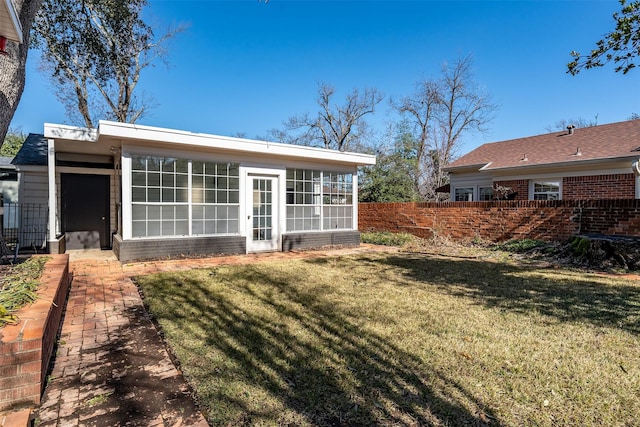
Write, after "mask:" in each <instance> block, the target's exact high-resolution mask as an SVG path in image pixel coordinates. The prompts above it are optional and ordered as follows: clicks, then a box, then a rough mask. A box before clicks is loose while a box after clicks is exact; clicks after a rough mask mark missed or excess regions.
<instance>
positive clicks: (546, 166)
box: [478, 153, 640, 174]
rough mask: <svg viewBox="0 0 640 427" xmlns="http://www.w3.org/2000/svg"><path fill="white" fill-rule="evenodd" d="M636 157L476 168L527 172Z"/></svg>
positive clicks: (580, 166) (639, 154)
mask: <svg viewBox="0 0 640 427" xmlns="http://www.w3.org/2000/svg"><path fill="white" fill-rule="evenodd" d="M637 159H640V153H635V154H629V155H625V156H618V157H609V158H600V159H586V160H572V161H568V162H556V163H536V164H532V165H527V164H522V165H518V166H507V167H497V168H492V167H490V166H489V165H490V164H487V166H486V167H483V168H481V169H478V171H479V172H490V173H491V172H493V173H498V174H503V173H515V172H517V171H527V172H529V171H531V170H534V169H568V168H575V167H578V168H584V167H588V166H591V165H593V166H596V165H602V164H607V163H614V162H621V161H625V160H628V161H633V160H637ZM523 163H525V162H523ZM629 167H631V164H629Z"/></svg>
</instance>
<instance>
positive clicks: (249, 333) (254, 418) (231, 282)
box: [137, 259, 501, 426]
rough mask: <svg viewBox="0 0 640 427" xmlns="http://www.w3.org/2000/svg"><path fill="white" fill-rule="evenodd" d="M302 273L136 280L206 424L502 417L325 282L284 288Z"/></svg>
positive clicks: (477, 422)
mask: <svg viewBox="0 0 640 427" xmlns="http://www.w3.org/2000/svg"><path fill="white" fill-rule="evenodd" d="M388 262H390V263H397V262H399V260H393V259H389V261H388ZM304 271H305V270H304V269H302V270H295V272H294V273H292V272H291V271H288V272H287V273H286V274H283V273H279V272H278V271H277V269H270V268H269V267H268V266H267V267H265V266H259V265H257V266H241V267H234V270H233V272H232V273H225V274H224V275H223V276H224V277H223V278H222V279H221V280H223V282H224V286H219V287H216V288H215V289H214V288H213V287H211V286H210V285H208V284H207V283H206V282H207V280H206V279H203V278H202V277H198V276H196V275H193V274H189V273H184V274H178V275H175V276H162V275H160V276H155V277H152V278H150V279H148V277H149V276H146V277H140V278H137V281H138V283H139V284H140V285H141V287H142V289H143V290H144V292H145V295H146V297H147V302H148V303H149V305H150V309H151V311H152V312H153V313H154V315H155V316H156V317H157V318H158V320H159V321H160V324H163V322H167V323H165V325H167V324H171V325H172V326H171V328H166V329H172V330H173V331H174V332H170V331H167V337H168V339H169V342H170V344H172V345H173V346H174V350H176V353H178V357H179V358H181V359H182V361H183V367H184V371H185V373H186V374H187V375H188V376H190V378H191V381H192V382H193V383H194V385H195V387H196V389H197V393H198V396H199V399H200V401H201V402H200V403H201V404H203V405H204V406H206V407H208V417H209V421H210V422H211V423H212V424H213V425H254V424H261V423H267V424H271V423H277V424H279V425H299V424H308V425H319V426H338V425H349V426H354V425H464V426H485V425H494V426H498V425H501V424H500V421H499V420H498V418H497V415H496V414H494V413H492V411H491V409H489V408H486V407H485V405H484V404H483V403H482V402H480V401H478V400H477V398H475V397H474V396H473V395H472V394H471V393H469V392H468V391H467V390H466V388H465V386H464V385H462V384H459V383H458V382H456V381H453V380H451V379H450V378H447V376H446V375H444V374H442V373H440V372H439V371H438V369H437V367H433V366H428V365H426V364H425V363H424V362H423V361H421V360H420V359H419V358H418V357H416V356H415V355H413V354H411V353H410V352H408V351H406V350H404V349H402V348H400V347H399V345H398V344H395V343H394V342H391V341H390V340H389V339H386V338H384V337H382V336H379V335H377V334H375V333H372V332H369V331H368V330H367V329H366V328H363V327H362V326H361V325H362V322H361V321H358V320H357V319H354V317H353V313H348V312H346V311H344V312H343V311H341V310H344V309H341V308H340V307H339V306H338V305H337V304H335V303H333V302H332V301H331V299H330V298H328V294H327V293H329V292H331V287H330V286H325V287H323V286H293V285H292V284H299V283H307V282H308V280H309V278H308V277H305V276H304ZM209 274H210V275H213V276H216V275H217V270H216V269H214V270H211V271H210V273H209ZM237 293H240V294H242V303H240V302H238V300H234V298H233V297H231V296H230V294H237ZM212 353H215V354H216V355H217V356H215V357H212V356H211V354H212ZM186 359H190V360H189V361H188V360H186ZM204 359H206V361H203V360H204ZM189 364H195V365H198V364H200V366H193V365H192V366H191V367H188V366H187V365H189ZM222 383H224V384H227V385H226V386H220V384H222ZM230 384H235V385H236V386H237V387H242V386H243V385H244V386H245V387H246V390H245V391H244V392H241V391H238V390H233V387H234V386H232V385H230ZM252 393H253V394H255V393H258V394H262V395H268V396H270V398H271V399H274V400H276V401H277V403H276V404H274V403H273V402H271V403H267V404H265V403H264V402H262V403H261V402H260V400H259V399H258V400H252V397H253V396H252ZM283 408H284V409H283ZM284 412H286V414H285V413H284Z"/></svg>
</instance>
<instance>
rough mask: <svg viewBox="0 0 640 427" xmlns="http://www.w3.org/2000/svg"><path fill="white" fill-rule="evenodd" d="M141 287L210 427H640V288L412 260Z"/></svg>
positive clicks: (303, 267)
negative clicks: (527, 426) (482, 426)
mask: <svg viewBox="0 0 640 427" xmlns="http://www.w3.org/2000/svg"><path fill="white" fill-rule="evenodd" d="M136 281H137V282H138V284H139V285H140V286H141V288H142V289H143V291H144V294H145V297H146V299H145V302H146V304H148V306H149V308H150V311H151V312H152V314H153V315H154V316H155V318H156V319H157V321H158V322H159V324H160V325H161V327H162V329H163V331H164V333H165V336H166V339H167V341H168V342H169V344H170V346H171V347H172V348H173V351H174V352H175V354H176V356H177V358H178V359H179V361H180V363H181V366H182V369H183V371H184V373H185V376H186V377H187V378H188V380H189V381H190V383H191V384H192V385H193V387H194V388H195V390H196V393H197V396H198V399H199V402H200V403H201V404H202V406H203V408H204V410H205V413H206V416H207V417H208V419H209V421H210V422H211V424H212V425H225V426H226V425H450V426H460V425H504V426H522V425H541V426H556V425H565V426H577V425H581V426H602V425H607V426H616V425H619V426H630V425H637V423H638V420H640V338H639V334H640V317H639V316H640V284H638V282H634V281H628V280H621V279H611V278H605V277H600V276H595V275H589V274H585V273H580V272H574V271H568V270H562V269H543V268H534V267H522V266H517V265H512V264H508V263H499V262H487V261H479V260H470V259H456V258H439V257H434V256H429V255H420V254H403V253H394V254H391V253H389V254H375V255H360V256H351V257H341V258H318V259H308V260H299V261H287V262H264V263H258V264H253V265H245V266H221V267H218V268H213V269H205V270H193V271H189V272H180V273H175V274H165V273H163V274H157V275H152V276H143V277H138V278H136Z"/></svg>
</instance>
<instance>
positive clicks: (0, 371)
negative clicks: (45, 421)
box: [0, 255, 69, 411]
mask: <svg viewBox="0 0 640 427" xmlns="http://www.w3.org/2000/svg"><path fill="white" fill-rule="evenodd" d="M50 256H51V258H52V259H50V260H49V261H48V262H47V263H46V264H45V268H44V271H43V274H42V277H41V278H40V287H39V289H38V299H37V300H36V301H35V302H34V303H33V304H31V305H28V306H26V307H23V308H22V309H20V310H19V311H18V312H17V313H16V315H17V316H18V318H19V320H20V321H19V323H17V324H15V325H6V326H4V327H3V328H2V329H0V411H7V410H10V409H13V408H19V407H24V406H31V405H37V404H39V403H40V395H41V393H42V390H43V389H44V386H45V383H46V375H47V368H48V366H49V361H50V359H51V355H52V353H53V347H54V345H55V340H56V335H57V332H58V328H59V327H60V322H61V319H62V310H63V307H64V303H65V301H66V297H67V291H68V289H69V256H68V255H50Z"/></svg>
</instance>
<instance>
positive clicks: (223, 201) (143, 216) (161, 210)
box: [131, 155, 239, 237]
mask: <svg viewBox="0 0 640 427" xmlns="http://www.w3.org/2000/svg"><path fill="white" fill-rule="evenodd" d="M131 185H132V188H131V202H132V207H131V209H132V212H131V213H132V236H133V237H161V236H188V235H215V234H237V233H238V219H239V167H238V165H237V164H234V163H216V162H201V161H191V160H187V159H178V158H170V157H155V156H137V155H136V156H132V157H131Z"/></svg>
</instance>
